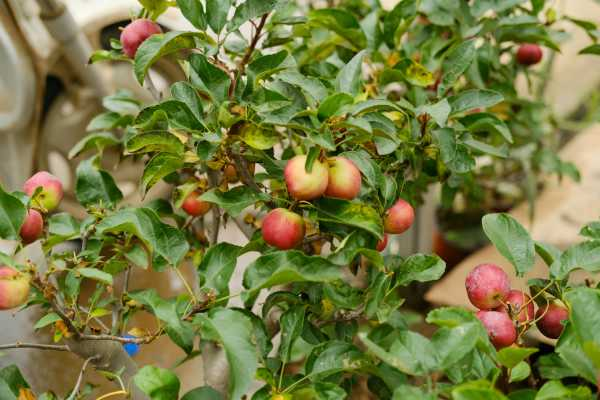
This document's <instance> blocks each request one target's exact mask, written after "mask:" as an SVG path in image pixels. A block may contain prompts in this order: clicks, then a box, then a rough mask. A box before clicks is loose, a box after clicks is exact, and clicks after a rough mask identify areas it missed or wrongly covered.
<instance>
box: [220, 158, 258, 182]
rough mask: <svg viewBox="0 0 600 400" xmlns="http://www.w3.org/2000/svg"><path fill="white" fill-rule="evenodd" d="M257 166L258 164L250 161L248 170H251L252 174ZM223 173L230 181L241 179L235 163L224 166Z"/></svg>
mask: <svg viewBox="0 0 600 400" xmlns="http://www.w3.org/2000/svg"><path fill="white" fill-rule="evenodd" d="M255 168H256V165H255V164H254V163H248V170H249V171H248V172H250V175H254V170H255ZM223 175H224V176H225V179H226V180H227V182H229V183H236V182H238V181H239V180H240V177H239V175H238V171H237V168H236V167H235V165H233V164H227V165H226V166H225V168H223Z"/></svg>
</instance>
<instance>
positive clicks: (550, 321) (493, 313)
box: [465, 264, 569, 349]
mask: <svg viewBox="0 0 600 400" xmlns="http://www.w3.org/2000/svg"><path fill="white" fill-rule="evenodd" d="M465 287H466V289H467V295H468V296H469V300H470V301H471V304H473V305H474V306H475V307H477V308H479V311H477V313H476V315H477V318H478V319H479V320H480V321H481V322H482V324H483V326H484V327H485V329H486V330H487V332H488V335H489V337H490V340H491V342H492V344H493V345H494V346H495V347H496V348H498V349H501V348H503V347H507V346H510V345H512V344H513V343H515V342H516V340H517V328H518V327H519V328H520V327H524V328H525V329H527V328H528V327H529V326H531V325H532V324H533V323H534V322H535V324H536V326H537V327H538V329H539V330H540V332H542V333H543V334H544V335H545V336H547V337H549V338H551V339H557V338H558V337H559V336H560V334H561V333H562V331H563V328H564V325H563V321H565V320H567V319H569V310H568V309H567V308H566V307H565V306H564V305H563V304H561V303H559V302H558V301H555V302H549V303H547V304H546V305H545V306H544V307H541V308H539V309H538V311H537V313H536V312H535V306H534V302H533V300H532V298H531V297H530V296H529V295H528V294H526V293H523V292H521V291H520V290H514V289H513V290H511V288H510V281H509V278H508V275H507V274H506V272H504V270H503V269H502V268H500V267H499V266H497V265H495V264H481V265H478V266H477V267H475V268H474V269H473V270H472V271H471V272H469V274H468V275H467V279H466V280H465Z"/></svg>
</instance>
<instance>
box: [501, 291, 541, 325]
mask: <svg viewBox="0 0 600 400" xmlns="http://www.w3.org/2000/svg"><path fill="white" fill-rule="evenodd" d="M504 303H506V304H507V305H508V304H510V309H511V311H512V313H513V314H515V313H517V321H519V322H520V323H522V324H525V323H527V322H529V321H533V317H534V315H535V309H534V306H533V301H531V297H529V295H528V294H526V293H523V292H521V291H520V290H511V291H510V292H508V295H507V296H506V299H504ZM524 304H527V306H525V307H523V305H524ZM496 311H500V312H505V313H508V307H507V306H505V305H501V306H500V307H497V308H496Z"/></svg>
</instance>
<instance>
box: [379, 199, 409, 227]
mask: <svg viewBox="0 0 600 400" xmlns="http://www.w3.org/2000/svg"><path fill="white" fill-rule="evenodd" d="M414 220H415V210H414V209H413V208H412V206H411V205H410V204H409V203H408V202H407V201H406V200H403V199H399V200H398V201H396V203H395V204H394V205H393V206H392V207H391V208H390V209H389V210H387V211H386V213H385V217H384V220H383V228H384V230H385V232H386V233H396V234H398V233H403V232H405V231H406V230H408V228H410V227H411V225H412V223H413V221H414Z"/></svg>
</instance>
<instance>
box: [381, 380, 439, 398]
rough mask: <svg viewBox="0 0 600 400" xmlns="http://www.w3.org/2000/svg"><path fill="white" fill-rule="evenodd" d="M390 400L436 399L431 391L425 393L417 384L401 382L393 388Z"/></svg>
mask: <svg viewBox="0 0 600 400" xmlns="http://www.w3.org/2000/svg"><path fill="white" fill-rule="evenodd" d="M392 400H436V396H435V395H434V394H432V393H425V392H424V391H423V390H422V389H421V388H419V387H417V386H411V385H408V384H402V385H399V386H396V387H395V388H394V395H393V397H392Z"/></svg>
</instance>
